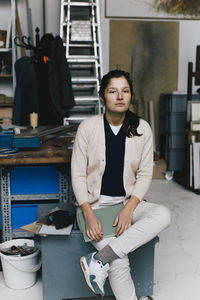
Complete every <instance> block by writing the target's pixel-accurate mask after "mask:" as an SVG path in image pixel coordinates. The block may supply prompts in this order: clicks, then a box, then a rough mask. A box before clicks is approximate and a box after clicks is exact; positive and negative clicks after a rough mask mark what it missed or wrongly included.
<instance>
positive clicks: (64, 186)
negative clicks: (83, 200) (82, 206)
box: [59, 164, 75, 203]
mask: <svg viewBox="0 0 200 300" xmlns="http://www.w3.org/2000/svg"><path fill="white" fill-rule="evenodd" d="M59 200H60V201H59V202H61V203H74V202H75V196H74V193H73V190H72V183H71V169H70V164H67V165H66V168H65V171H64V172H63V171H62V172H60V173H59Z"/></svg>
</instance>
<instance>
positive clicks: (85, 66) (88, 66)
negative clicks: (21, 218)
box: [69, 63, 95, 70]
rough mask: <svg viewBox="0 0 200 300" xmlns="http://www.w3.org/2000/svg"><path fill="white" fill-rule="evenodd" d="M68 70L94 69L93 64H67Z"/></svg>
mask: <svg viewBox="0 0 200 300" xmlns="http://www.w3.org/2000/svg"><path fill="white" fill-rule="evenodd" d="M69 66H70V69H71V70H73V69H91V68H94V67H95V66H94V64H80V63H78V64H75V63H69Z"/></svg>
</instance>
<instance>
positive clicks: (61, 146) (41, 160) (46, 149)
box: [0, 134, 74, 166]
mask: <svg viewBox="0 0 200 300" xmlns="http://www.w3.org/2000/svg"><path fill="white" fill-rule="evenodd" d="M73 141H74V136H73V134H72V135H71V136H70V135H69V136H58V137H53V136H46V137H42V138H41V146H40V148H23V149H22V148H21V149H19V152H17V153H14V154H9V155H0V165H4V166H5V165H26V164H62V163H68V162H70V161H71V154H72V145H73Z"/></svg>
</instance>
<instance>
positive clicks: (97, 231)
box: [85, 212, 103, 241]
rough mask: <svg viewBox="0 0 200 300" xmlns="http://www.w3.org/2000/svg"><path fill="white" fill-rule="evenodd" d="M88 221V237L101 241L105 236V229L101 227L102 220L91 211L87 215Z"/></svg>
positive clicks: (86, 219)
mask: <svg viewBox="0 0 200 300" xmlns="http://www.w3.org/2000/svg"><path fill="white" fill-rule="evenodd" d="M85 221H86V233H87V235H88V237H89V238H90V239H92V240H95V241H100V240H102V238H103V231H102V227H101V222H100V221H99V219H98V218H97V216H96V215H95V214H94V212H91V213H90V214H88V215H87V216H86V217H85Z"/></svg>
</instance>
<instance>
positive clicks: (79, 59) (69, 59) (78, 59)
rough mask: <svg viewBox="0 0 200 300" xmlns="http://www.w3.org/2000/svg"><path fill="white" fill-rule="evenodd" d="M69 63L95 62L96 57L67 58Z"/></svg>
mask: <svg viewBox="0 0 200 300" xmlns="http://www.w3.org/2000/svg"><path fill="white" fill-rule="evenodd" d="M67 61H68V63H95V62H96V59H93V58H90V59H86V58H69V57H68V58H67Z"/></svg>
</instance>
